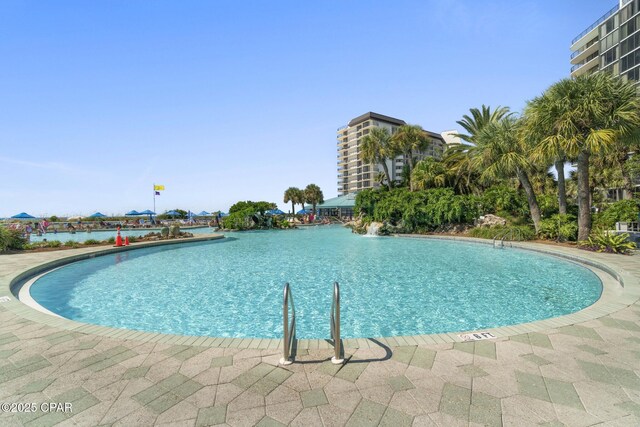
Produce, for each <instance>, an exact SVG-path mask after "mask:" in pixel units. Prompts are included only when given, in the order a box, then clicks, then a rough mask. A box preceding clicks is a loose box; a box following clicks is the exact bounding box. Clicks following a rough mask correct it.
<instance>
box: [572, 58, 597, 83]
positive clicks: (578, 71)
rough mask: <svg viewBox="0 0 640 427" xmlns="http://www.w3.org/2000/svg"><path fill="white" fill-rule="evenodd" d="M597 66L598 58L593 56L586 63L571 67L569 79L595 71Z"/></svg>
mask: <svg viewBox="0 0 640 427" xmlns="http://www.w3.org/2000/svg"><path fill="white" fill-rule="evenodd" d="M599 65H600V56H599V55H597V54H596V55H595V56H593V57H592V58H590V59H589V60H588V61H587V62H584V63H582V64H576V65H574V66H573V67H571V77H577V76H580V75H582V74H585V73H587V72H590V71H591V70H592V69H594V68H596V69H597V68H598V67H599Z"/></svg>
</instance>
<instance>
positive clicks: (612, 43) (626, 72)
mask: <svg viewBox="0 0 640 427" xmlns="http://www.w3.org/2000/svg"><path fill="white" fill-rule="evenodd" d="M639 48H640V0H618V4H616V5H615V6H614V7H613V8H611V9H610V10H609V11H608V12H606V13H605V14H604V15H602V16H601V17H600V18H598V20H596V21H595V22H594V23H593V24H591V25H590V26H589V27H587V28H586V29H585V30H584V31H582V32H581V33H580V34H578V35H577V36H576V37H575V38H574V39H573V40H572V42H571V64H572V66H571V77H577V76H579V75H581V74H585V73H593V72H596V71H599V70H602V71H606V72H609V73H612V74H614V75H616V76H621V77H622V78H623V79H627V80H631V81H634V82H636V83H637V82H638V81H639V80H640V49H639Z"/></svg>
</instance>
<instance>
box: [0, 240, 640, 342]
mask: <svg viewBox="0 0 640 427" xmlns="http://www.w3.org/2000/svg"><path fill="white" fill-rule="evenodd" d="M395 236H396V237H407V238H424V239H436V240H457V241H465V242H474V243H480V244H485V245H492V242H491V241H487V240H485V239H477V238H469V237H461V236H460V237H458V236H434V235H417V234H407V235H405V234H402V235H395ZM223 238H225V236H224V235H223V234H211V235H204V236H198V237H192V238H186V239H177V240H167V241H153V242H138V243H135V244H132V245H130V246H126V247H109V248H104V247H93V248H81V249H71V250H69V251H73V253H72V254H70V255H68V256H65V255H66V254H65V253H64V252H67V251H55V254H58V253H60V254H61V256H59V257H56V258H54V259H51V260H48V261H47V262H36V263H35V264H34V263H32V264H31V265H29V266H28V267H26V268H21V269H17V270H16V271H13V272H10V273H9V274H8V276H7V277H0V295H1V294H3V293H5V292H6V293H7V296H9V297H10V298H11V300H10V301H8V302H5V303H2V306H3V307H6V308H7V309H8V310H9V311H11V312H12V313H13V314H14V315H17V316H19V317H21V318H24V319H27V320H31V321H34V322H36V323H40V324H45V325H47V326H51V327H55V328H59V329H63V330H68V331H73V332H81V333H86V334H92V335H99V336H104V337H110V338H117V339H126V340H135V341H139V342H156V343H164V344H169V345H193V346H200V347H219V348H252V349H267V350H276V349H282V339H280V338H278V339H275V338H271V339H270V338H224V337H206V336H204V337H203V336H189V335H173V334H162V333H155V332H145V331H138V330H133V329H121V328H113V327H108V326H101V325H96V324H90V323H82V322H78V321H75V320H70V319H67V318H63V317H53V316H51V315H48V314H45V313H43V312H40V311H38V310H37V309H35V308H33V307H31V306H28V305H26V304H25V303H24V302H22V301H20V300H19V299H18V298H16V296H15V293H14V289H15V288H17V287H18V285H22V284H23V283H26V282H27V281H28V280H29V279H30V278H33V277H35V276H37V275H38V274H41V273H43V272H46V271H49V270H51V269H53V268H56V267H60V266H63V265H66V264H69V263H72V262H76V261H80V260H83V259H88V258H93V257H96V256H101V255H107V254H111V253H118V252H124V251H129V250H135V249H142V248H148V247H153V246H163V245H171V244H183V243H184V244H186V243H196V242H203V241H210V240H218V239H223ZM512 246H513V247H514V248H518V249H524V250H531V251H535V252H539V253H543V254H546V255H551V256H556V257H560V258H564V259H566V260H569V261H572V262H576V263H579V264H581V265H583V266H585V267H586V268H588V269H589V270H591V271H592V272H594V273H595V274H596V275H598V277H599V278H600V275H599V274H598V271H597V270H600V271H603V272H604V273H606V274H607V275H609V276H610V277H611V278H612V279H613V280H615V281H617V282H618V283H619V284H620V285H621V287H622V290H621V294H620V295H617V296H615V297H612V296H611V295H608V296H607V295H605V292H604V287H605V283H603V293H602V295H601V297H600V298H599V299H598V300H597V301H596V302H595V303H594V304H592V305H591V306H589V307H586V308H584V309H582V310H580V311H577V312H575V313H571V314H567V315H564V316H558V317H553V318H549V319H543V320H537V321H533V322H528V323H520V324H517V325H508V326H501V327H497V328H486V329H481V330H477V331H456V332H448V333H440V334H424V335H409V336H394V337H371V338H346V339H343V340H342V343H343V346H344V347H345V348H367V347H372V346H374V345H375V346H379V344H378V343H381V344H383V345H387V346H389V347H398V346H407V345H420V344H449V343H455V342H464V341H465V340H463V339H462V338H461V337H460V336H459V335H461V334H468V333H473V332H490V333H492V334H493V335H494V336H495V338H498V339H499V338H507V337H510V336H515V335H521V334H524V333H533V332H539V331H543V330H549V329H557V328H560V327H563V326H570V325H574V324H576V323H581V322H585V321H589V320H594V319H598V318H600V317H603V316H606V315H609V314H611V313H614V312H617V311H619V310H622V309H623V308H625V307H627V306H629V305H632V304H634V303H635V302H636V301H638V300H640V279H639V278H638V277H636V276H635V275H633V274H632V273H630V272H629V271H627V270H626V269H624V268H621V267H620V266H617V267H614V266H611V265H607V264H604V263H602V262H601V261H598V260H594V259H589V258H588V257H586V256H578V255H576V254H574V253H572V252H574V251H577V249H575V248H563V249H560V248H559V247H553V246H550V245H545V244H541V243H523V242H517V243H516V242H514V243H512ZM553 248H555V249H556V250H551V249H553ZM46 253H48V254H52V253H54V251H52V252H46ZM587 254H590V253H589V252H586V253H585V255H587ZM18 255H20V254H18ZM3 256H13V255H3ZM610 256H614V255H610ZM616 256H620V255H616ZM594 269H596V271H594ZM601 280H602V278H601ZM608 286H611V285H610V284H609V285H608ZM370 341H373V342H374V344H371V345H370V344H369V342H370ZM332 347H333V346H332V344H330V340H328V339H298V340H297V348H298V349H302V350H305V349H330V348H332Z"/></svg>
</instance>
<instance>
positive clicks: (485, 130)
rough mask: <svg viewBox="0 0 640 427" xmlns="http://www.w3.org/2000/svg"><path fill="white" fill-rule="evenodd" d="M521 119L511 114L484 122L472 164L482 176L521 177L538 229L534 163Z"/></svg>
mask: <svg viewBox="0 0 640 427" xmlns="http://www.w3.org/2000/svg"><path fill="white" fill-rule="evenodd" d="M520 126H521V124H520V123H519V121H518V120H517V119H516V118H515V117H513V116H511V115H509V116H506V117H503V118H502V119H501V120H500V121H497V122H491V123H487V124H485V125H484V126H483V127H482V129H481V130H480V132H479V133H478V134H476V135H475V137H474V140H475V143H476V146H475V147H473V148H471V149H470V155H471V161H472V164H473V165H474V166H475V167H476V168H477V169H478V170H479V171H482V172H481V174H480V178H481V179H483V180H486V179H495V178H511V177H514V176H515V177H516V178H518V181H520V185H521V186H522V188H523V190H524V192H525V194H526V195H527V202H528V203H529V211H530V213H531V219H532V220H533V226H534V227H535V229H536V233H537V232H538V230H539V229H540V219H541V215H540V208H539V207H538V200H537V198H536V194H535V192H534V190H533V186H532V185H531V181H530V179H529V173H530V171H531V170H532V169H533V165H532V163H531V161H530V159H529V156H528V153H527V151H528V147H526V145H525V143H524V140H523V139H522V138H521V137H520V135H519V132H520V129H519V128H520Z"/></svg>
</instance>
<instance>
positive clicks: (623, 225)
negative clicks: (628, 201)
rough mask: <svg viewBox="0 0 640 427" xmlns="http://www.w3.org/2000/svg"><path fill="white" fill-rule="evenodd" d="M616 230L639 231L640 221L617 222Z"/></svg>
mask: <svg viewBox="0 0 640 427" xmlns="http://www.w3.org/2000/svg"><path fill="white" fill-rule="evenodd" d="M616 231H620V232H632V233H638V232H640V222H616Z"/></svg>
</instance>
